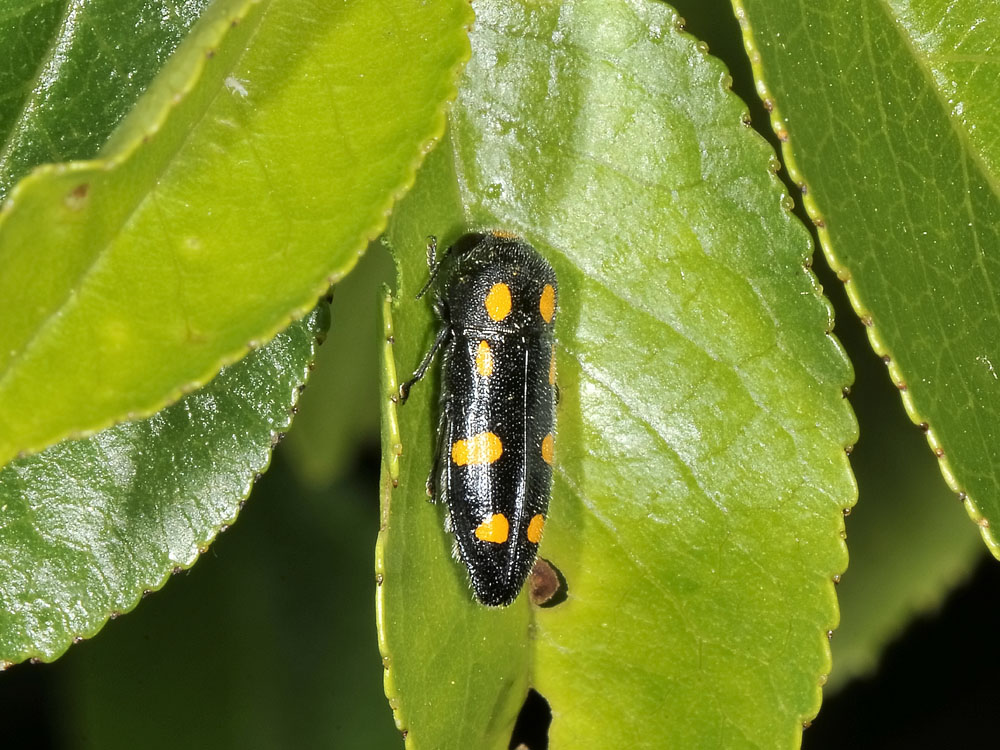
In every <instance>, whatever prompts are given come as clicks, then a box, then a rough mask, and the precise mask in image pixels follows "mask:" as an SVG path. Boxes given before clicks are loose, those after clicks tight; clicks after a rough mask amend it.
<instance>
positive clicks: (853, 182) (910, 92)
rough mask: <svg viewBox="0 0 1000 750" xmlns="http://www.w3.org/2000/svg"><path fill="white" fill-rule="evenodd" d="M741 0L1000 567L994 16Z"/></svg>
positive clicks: (798, 162) (803, 159) (832, 245)
mask: <svg viewBox="0 0 1000 750" xmlns="http://www.w3.org/2000/svg"><path fill="white" fill-rule="evenodd" d="M734 5H735V7H736V8H737V12H738V13H739V15H740V17H741V18H742V20H743V22H744V30H745V35H746V40H747V46H748V49H749V50H750V52H751V59H752V60H753V62H754V63H755V69H756V73H757V77H758V80H759V89H760V90H761V91H762V92H764V96H765V98H766V99H767V101H768V103H769V104H770V106H771V107H772V111H773V124H774V127H775V129H776V130H777V132H778V133H779V135H780V136H781V137H782V138H783V139H785V140H787V146H786V147H785V158H786V162H787V163H788V164H789V168H790V171H791V173H792V176H793V178H794V179H795V180H797V181H799V182H800V183H802V184H804V185H807V188H808V195H807V196H806V201H805V203H806V207H807V209H808V210H809V211H810V213H811V214H812V216H813V217H814V220H815V221H816V222H817V224H819V225H820V227H821V228H820V238H821V240H822V244H823V247H824V251H825V252H826V255H827V258H828V260H829V261H830V263H831V264H832V265H833V266H834V268H835V269H837V271H838V274H839V275H840V277H841V278H842V279H843V280H844V281H845V282H846V284H847V289H848V293H849V295H850V297H851V300H852V303H853V305H854V307H855V309H856V311H857V312H858V314H859V315H860V316H861V318H862V320H863V321H864V322H865V323H866V324H867V325H868V326H869V338H870V339H871V342H872V345H873V346H874V348H875V350H876V352H878V354H879V355H880V356H883V357H884V358H885V359H886V361H887V363H888V364H889V371H890V375H891V377H892V379H893V381H894V382H895V383H896V385H897V387H899V389H900V390H901V391H902V394H903V402H904V404H905V406H906V408H907V411H908V413H909V416H910V418H911V419H912V420H913V421H914V422H915V423H917V424H923V425H926V428H927V429H928V439H929V442H930V444H931V448H932V449H933V450H934V452H935V453H936V454H937V455H938V457H939V458H940V459H941V461H940V463H941V469H942V471H943V473H944V476H945V479H946V480H947V482H948V484H949V486H950V487H951V488H952V490H954V491H955V492H957V493H959V494H960V497H961V498H962V499H963V500H965V503H966V507H967V509H968V511H969V513H970V515H971V516H972V517H973V519H974V520H975V521H976V522H977V523H979V525H980V527H981V529H982V533H983V538H984V539H985V541H986V543H987V545H988V546H989V548H990V550H991V551H992V552H993V554H994V555H998V556H1000V546H998V542H997V540H996V536H995V534H994V532H993V528H995V527H996V525H997V524H998V523H1000V451H998V450H997V446H998V445H1000V406H998V404H1000V339H998V337H997V336H996V330H997V327H998V325H1000V301H998V297H997V290H998V289H1000V196H998V191H997V186H998V184H1000V179H998V172H997V169H998V165H1000V140H998V138H997V137H996V132H997V127H998V125H997V122H996V117H995V113H996V109H997V105H998V97H1000V65H997V64H996V49H997V46H998V44H1000V17H998V15H997V13H996V7H995V5H994V4H993V3H990V2H983V1H977V0H974V1H973V2H965V3H945V2H939V1H934V2H925V3H909V2H903V1H902V0H900V1H898V2H897V1H895V0H892V1H890V2H881V3H877V2H871V1H870V0H864V1H863V2H850V1H848V0H839V1H838V2H832V3H824V4H823V5H822V7H820V6H810V7H806V8H804V7H803V6H802V5H801V4H799V3H793V2H786V1H785V0H780V1H779V2H770V0H768V2H758V1H757V0H746V1H742V0H741V1H738V2H735V3H734Z"/></svg>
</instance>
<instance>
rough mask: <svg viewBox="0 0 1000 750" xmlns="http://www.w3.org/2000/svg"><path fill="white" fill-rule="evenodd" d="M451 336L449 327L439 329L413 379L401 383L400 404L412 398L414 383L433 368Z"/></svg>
mask: <svg viewBox="0 0 1000 750" xmlns="http://www.w3.org/2000/svg"><path fill="white" fill-rule="evenodd" d="M450 335H451V329H450V328H449V327H448V326H441V328H439V329H438V332H437V336H435V337H434V343H433V344H431V348H430V350H429V351H428V352H427V354H425V355H424V358H423V360H421V362H420V365H419V366H418V367H417V369H416V370H415V371H414V373H413V377H411V378H410V379H409V380H407V381H405V382H403V383H400V385H399V400H400V403H403V404H405V403H406V399H407V398H409V396H410V388H412V387H413V384H414V383H416V382H417V381H418V380H420V379H421V378H423V377H424V374H425V373H426V372H427V368H428V367H430V366H431V362H432V361H433V360H434V355H435V354H437V350H438V349H440V348H441V345H442V344H444V343H445V342H446V341H447V340H448V337H449V336H450Z"/></svg>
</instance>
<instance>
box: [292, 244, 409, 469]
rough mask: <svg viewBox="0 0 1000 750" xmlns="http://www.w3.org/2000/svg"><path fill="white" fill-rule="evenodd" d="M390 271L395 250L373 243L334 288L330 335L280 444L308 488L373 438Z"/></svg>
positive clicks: (347, 463) (346, 464) (349, 463)
mask: <svg viewBox="0 0 1000 750" xmlns="http://www.w3.org/2000/svg"><path fill="white" fill-rule="evenodd" d="M392 272H393V265H392V258H390V256H389V253H387V252H386V251H385V248H384V247H382V246H381V244H374V245H373V246H372V247H370V248H369V249H368V251H367V252H366V253H365V255H364V257H363V258H362V259H361V260H360V261H358V265H357V267H356V268H355V269H354V270H353V271H352V272H351V274H350V276H348V277H347V278H346V279H344V280H343V281H341V282H340V283H339V284H337V286H336V287H334V289H333V301H332V302H331V303H330V318H331V319H332V320H333V327H332V328H331V330H330V336H329V338H328V339H327V341H326V346H324V347H323V348H322V349H320V351H319V355H318V356H317V359H316V371H315V372H314V373H313V374H312V376H311V377H310V378H309V388H308V389H306V391H305V392H304V393H303V394H302V399H301V401H300V403H299V413H298V415H296V417H295V425H294V427H293V428H292V430H291V431H290V432H289V433H288V438H287V439H286V440H285V442H284V443H283V444H282V451H283V452H284V453H285V456H286V457H287V458H288V460H289V462H290V463H291V464H292V466H293V467H294V468H295V470H296V474H297V476H298V478H299V479H300V480H301V481H302V483H303V484H305V485H307V486H308V487H310V488H313V489H318V488H322V487H328V486H329V485H330V483H331V482H333V481H335V480H337V479H340V478H341V477H343V476H345V475H347V474H348V473H349V472H350V471H351V469H352V468H353V467H354V466H355V465H356V462H357V459H358V453H359V451H361V450H362V449H368V448H374V447H375V446H376V445H377V444H378V412H377V411H376V410H375V409H374V408H373V407H374V405H375V404H377V403H378V381H377V379H376V378H374V377H373V376H372V374H373V373H375V372H377V371H378V357H379V347H378V345H377V343H376V340H375V334H376V331H377V329H378V321H377V316H378V312H379V310H380V309H381V306H380V305H379V304H378V303H379V294H378V290H379V288H380V287H381V285H382V284H384V283H385V282H386V281H387V280H388V279H389V278H390V275H391V274H392Z"/></svg>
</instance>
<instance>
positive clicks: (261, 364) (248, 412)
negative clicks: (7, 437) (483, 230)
mask: <svg viewBox="0 0 1000 750" xmlns="http://www.w3.org/2000/svg"><path fill="white" fill-rule="evenodd" d="M327 323H328V311H327V308H326V306H325V304H324V305H321V306H320V307H319V308H317V310H316V311H314V312H313V313H312V314H311V315H309V316H308V317H307V318H306V319H305V320H303V321H300V322H299V323H295V324H294V325H292V326H291V327H289V328H288V329H287V330H285V331H283V332H282V333H280V334H279V335H278V336H277V337H275V338H274V340H273V341H272V342H271V343H270V344H268V345H267V346H266V347H264V348H263V349H260V350H258V351H255V352H252V353H251V354H250V355H248V356H247V357H246V358H244V359H243V360H242V361H241V362H239V363H237V364H235V365H232V366H230V367H227V368H225V369H224V370H223V371H222V372H221V373H219V376H218V377H217V378H215V379H214V380H213V381H212V382H211V383H210V384H209V385H208V386H206V387H205V388H203V389H201V390H199V391H197V392H196V393H192V394H190V395H188V396H186V397H185V398H184V399H182V400H181V401H179V402H178V403H176V404H174V405H172V406H170V407H168V408H167V409H165V410H163V411H162V412H160V413H159V414H156V415H155V416H153V417H151V418H149V419H146V420H143V421H139V422H127V423H124V424H120V425H117V426H115V427H112V428H109V429H107V430H104V431H103V432H100V433H98V434H97V435H94V436H93V437H90V438H87V439H83V440H78V441H67V442H63V443H60V444H59V445H56V446H53V447H52V448H49V449H48V450H46V451H44V452H42V453H39V454H37V455H34V456H28V457H26V458H21V459H17V460H16V461H14V462H12V463H11V464H10V465H8V466H7V467H5V468H4V469H3V470H0V664H4V665H6V664H9V663H11V662H18V661H22V660H24V659H26V658H29V657H35V658H39V659H42V660H43V661H50V660H52V659H55V658H56V657H57V656H59V655H60V654H61V653H62V652H63V651H65V650H66V649H67V648H68V647H69V645H70V643H71V642H72V640H73V639H74V638H81V637H82V638H86V637H90V636H92V635H94V634H95V633H96V632H97V631H98V630H99V629H100V628H101V627H102V626H103V625H104V623H105V622H107V620H108V618H109V617H113V616H116V615H117V614H119V613H122V612H126V611H128V610H130V609H132V608H133V607H134V606H135V605H136V604H137V603H138V601H139V597H140V596H141V595H142V594H143V592H145V591H149V590H153V589H158V588H160V587H161V586H162V585H163V584H164V583H165V582H166V580H167V578H168V577H169V575H170V573H171V572H172V571H175V570H177V569H181V568H186V567H189V566H191V565H192V564H194V562H195V560H196V559H197V557H198V554H199V552H200V551H203V550H204V549H205V548H206V547H207V545H208V543H209V542H211V541H212V539H213V538H214V537H215V536H216V534H217V533H218V532H219V530H220V528H222V527H223V526H225V525H228V524H230V523H232V522H233V520H234V519H235V518H236V514H237V513H238V511H239V508H240V506H241V504H242V503H243V500H244V499H245V498H246V497H247V495H248V494H249V493H250V488H251V487H252V485H253V482H254V478H255V477H256V476H257V475H258V474H259V473H260V472H262V471H264V470H265V468H266V467H267V465H268V463H269V461H270V456H271V450H272V448H273V445H274V442H275V440H276V437H277V436H278V434H279V433H280V432H282V431H284V430H285V429H287V428H288V425H289V424H290V423H291V419H292V407H293V406H294V404H295V402H296V400H297V398H298V393H299V389H300V387H301V386H302V384H303V383H304V381H305V379H306V375H307V373H308V370H309V365H310V363H311V361H312V359H313V357H314V354H315V347H316V346H317V337H319V336H321V335H322V334H323V333H324V332H325V330H326V326H327Z"/></svg>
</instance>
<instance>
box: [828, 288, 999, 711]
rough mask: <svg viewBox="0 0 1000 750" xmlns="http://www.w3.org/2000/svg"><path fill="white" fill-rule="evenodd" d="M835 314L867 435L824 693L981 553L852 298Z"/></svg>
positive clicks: (872, 658) (858, 456)
mask: <svg viewBox="0 0 1000 750" xmlns="http://www.w3.org/2000/svg"><path fill="white" fill-rule="evenodd" d="M838 313H839V314H838V321H843V322H842V323H840V324H838V326H837V334H838V336H839V337H840V339H841V341H842V342H843V343H844V347H845V348H846V349H847V352H848V354H849V355H851V361H852V362H853V363H854V366H855V369H856V371H857V378H856V382H855V384H854V386H853V387H852V388H851V405H852V406H853V407H854V409H855V411H856V412H857V415H858V421H859V423H860V424H861V425H862V432H861V439H860V440H859V441H858V444H857V447H856V448H855V449H854V451H852V453H851V466H852V468H853V469H854V472H855V474H856V475H857V479H858V495H859V498H860V502H859V503H858V507H857V508H855V509H854V512H853V513H851V516H850V517H849V518H848V519H847V522H846V523H847V541H848V545H849V547H850V551H851V565H850V567H849V568H848V570H847V573H846V574H845V575H844V577H843V580H842V581H841V582H840V585H839V586H838V587H837V597H838V599H839V600H840V612H841V624H840V627H839V628H838V629H837V632H836V634H835V636H834V639H833V642H832V643H833V672H832V673H831V674H830V681H829V682H828V683H827V686H826V691H825V692H826V693H827V694H828V695H829V694H830V692H831V691H834V690H837V689H839V688H841V687H842V686H844V685H845V684H846V683H847V682H849V681H850V680H851V679H853V678H855V677H859V676H863V675H866V674H868V673H870V672H872V671H873V670H874V669H875V668H876V667H877V666H878V663H879V658H880V656H881V654H882V652H883V650H884V649H885V647H886V646H887V645H888V644H889V643H890V642H891V641H892V640H893V639H895V638H896V637H898V636H899V635H901V634H902V632H903V631H904V629H905V628H906V626H907V625H909V624H910V623H911V621H912V620H913V619H914V617H915V616H918V615H923V614H927V613H929V612H930V611H932V610H935V609H937V607H938V606H939V605H940V603H941V602H942V601H943V600H944V598H945V596H946V595H947V594H948V593H949V592H950V590H951V589H952V588H953V587H954V586H955V585H957V584H959V583H961V582H963V581H964V580H966V578H967V577H968V575H969V573H970V572H971V571H972V569H973V566H974V565H975V564H976V563H977V562H978V561H979V558H980V557H981V556H982V555H983V547H982V544H981V542H980V541H979V535H978V534H976V533H975V530H974V529H975V527H973V526H971V525H970V524H969V522H968V520H967V519H966V517H965V514H963V513H961V512H956V511H957V508H956V507H955V506H956V503H955V501H954V499H955V496H954V495H953V494H951V493H950V492H949V491H948V488H947V487H945V486H944V483H943V482H941V481H940V473H939V471H938V468H937V462H936V461H935V460H934V457H933V456H931V455H930V454H928V453H927V451H926V450H923V446H924V438H923V435H921V434H920V431H919V430H916V429H914V427H913V425H912V424H910V422H909V420H908V419H907V418H906V414H905V413H904V411H903V408H902V405H901V404H900V402H899V399H898V398H895V397H894V395H893V387H892V384H891V383H889V381H888V380H887V379H886V377H885V373H884V370H885V367H884V365H883V364H882V362H881V360H879V359H878V358H877V357H875V356H874V355H873V354H872V352H871V348H870V347H869V345H868V341H867V338H866V336H865V333H864V331H863V327H862V326H861V324H860V323H858V322H857V321H856V320H853V319H851V318H849V317H848V316H849V315H850V314H851V311H850V308H849V306H848V303H847V302H846V300H845V301H844V305H843V310H841V309H840V308H839V307H838Z"/></svg>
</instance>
